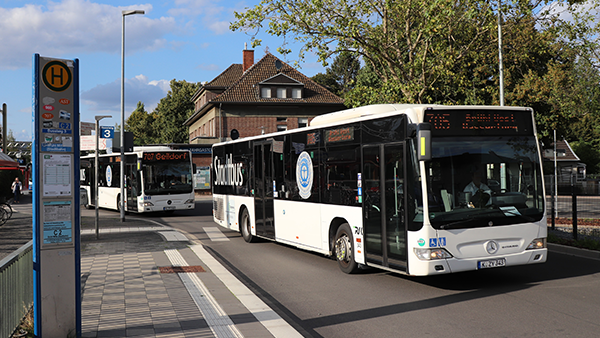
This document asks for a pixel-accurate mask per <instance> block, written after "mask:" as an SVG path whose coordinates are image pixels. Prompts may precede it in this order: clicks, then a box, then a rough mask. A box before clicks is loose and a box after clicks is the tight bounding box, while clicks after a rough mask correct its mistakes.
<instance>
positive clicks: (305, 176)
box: [296, 151, 313, 199]
mask: <svg viewBox="0 0 600 338" xmlns="http://www.w3.org/2000/svg"><path fill="white" fill-rule="evenodd" d="M296 184H297V185H298V190H299V193H300V197H302V198H303V199H307V198H309V197H310V194H311V190H312V184H313V166H312V160H311V159H310V155H308V153H307V152H306V151H303V152H302V153H301V154H300V156H299V157H298V162H296Z"/></svg>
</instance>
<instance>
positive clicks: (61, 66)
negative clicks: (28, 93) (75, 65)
mask: <svg viewBox="0 0 600 338" xmlns="http://www.w3.org/2000/svg"><path fill="white" fill-rule="evenodd" d="M42 80H43V82H44V84H45V85H46V87H47V88H48V89H50V90H52V91H55V92H62V91H64V90H66V89H67V88H69V86H70V85H71V81H73V75H72V74H71V69H70V68H69V67H68V66H67V65H66V64H65V63H63V62H62V61H58V60H54V61H50V62H48V63H46V65H45V66H44V68H43V69H42Z"/></svg>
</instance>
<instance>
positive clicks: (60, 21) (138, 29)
mask: <svg viewBox="0 0 600 338" xmlns="http://www.w3.org/2000/svg"><path fill="white" fill-rule="evenodd" d="M129 8H134V7H131V6H124V7H115V6H111V5H105V4H98V3H93V2H90V1H85V0H63V1H60V2H48V3H47V5H45V6H44V5H31V4H29V5H24V6H23V7H18V8H8V9H7V8H0V18H2V20H0V32H2V34H0V46H2V49H3V50H5V51H6V50H10V53H0V69H18V68H23V67H30V65H31V58H32V55H33V54H34V53H39V54H41V55H54V56H56V57H62V56H64V55H72V54H76V55H80V54H88V53H96V52H105V53H110V54H116V53H119V52H120V44H121V25H122V22H121V11H122V10H124V9H129ZM135 8H136V9H142V10H145V11H146V14H149V13H150V12H151V11H152V5H151V4H143V5H135ZM178 30H179V29H178V26H177V24H176V23H175V19H174V18H172V17H161V18H157V19H151V18H149V17H148V16H147V15H133V16H131V17H127V19H126V35H127V52H128V53H134V52H136V51H139V50H143V49H150V50H155V49H158V48H162V47H164V46H165V45H166V42H165V41H166V40H165V39H164V38H163V36H165V35H166V34H171V33H173V32H176V31H178Z"/></svg>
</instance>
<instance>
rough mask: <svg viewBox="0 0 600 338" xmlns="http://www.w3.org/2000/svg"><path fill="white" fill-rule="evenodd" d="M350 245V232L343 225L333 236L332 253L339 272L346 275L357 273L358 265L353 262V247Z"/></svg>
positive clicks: (347, 226)
mask: <svg viewBox="0 0 600 338" xmlns="http://www.w3.org/2000/svg"><path fill="white" fill-rule="evenodd" d="M352 243H353V238H352V230H350V226H349V225H348V223H344V224H342V225H341V226H340V227H339V228H338V230H337V232H336V234H335V241H334V253H335V259H336V260H337V262H338V266H339V267H340V270H342V271H343V272H344V273H348V274H351V273H355V272H357V271H358V264H357V263H356V261H355V260H354V246H353V244H352Z"/></svg>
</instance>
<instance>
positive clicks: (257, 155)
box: [253, 141, 275, 238]
mask: <svg viewBox="0 0 600 338" xmlns="http://www.w3.org/2000/svg"><path fill="white" fill-rule="evenodd" d="M253 171H254V213H255V218H256V219H255V224H256V234H257V235H259V236H263V237H268V238H275V218H274V213H273V212H274V211H273V180H274V179H275V178H274V175H273V152H272V149H271V141H267V142H260V143H254V170H253Z"/></svg>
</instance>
